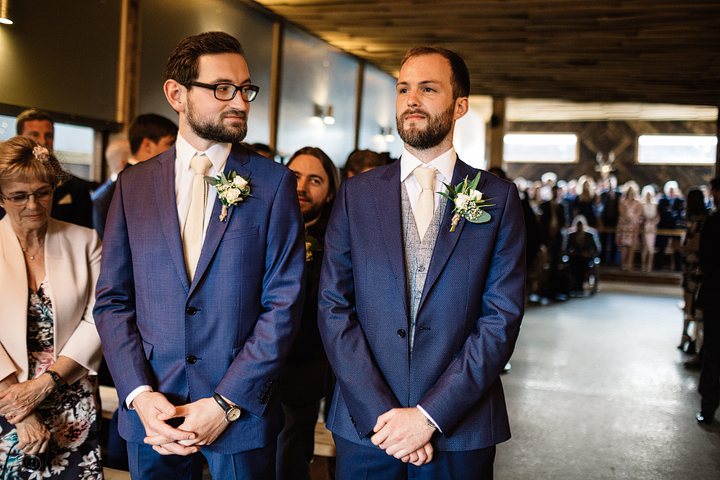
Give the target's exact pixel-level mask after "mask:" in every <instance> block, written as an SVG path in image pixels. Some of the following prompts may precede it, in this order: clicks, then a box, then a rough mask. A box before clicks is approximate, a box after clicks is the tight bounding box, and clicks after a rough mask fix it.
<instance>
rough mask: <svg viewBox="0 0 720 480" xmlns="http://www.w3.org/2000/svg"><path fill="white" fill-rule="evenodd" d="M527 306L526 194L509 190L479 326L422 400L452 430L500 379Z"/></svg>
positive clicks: (434, 417)
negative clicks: (522, 197) (523, 197)
mask: <svg viewBox="0 0 720 480" xmlns="http://www.w3.org/2000/svg"><path fill="white" fill-rule="evenodd" d="M524 306H525V226H524V221H523V214H522V209H521V206H520V198H519V196H518V193H517V190H516V188H515V186H514V185H511V186H510V188H509V189H508V192H507V196H506V199H505V209H504V211H503V213H502V217H501V221H500V227H499V230H498V234H497V240H496V243H495V248H494V251H493V258H492V262H491V264H490V268H489V270H488V274H487V280H486V283H485V291H484V292H482V313H483V315H482V316H481V317H479V318H478V319H477V321H476V327H475V330H474V331H473V332H472V333H471V334H470V335H469V336H468V338H467V339H466V340H465V343H464V345H463V347H462V349H461V350H460V352H458V354H457V355H455V356H454V358H453V360H452V361H451V362H450V364H449V365H448V367H447V368H446V369H445V371H444V372H443V374H442V375H441V376H440V378H439V379H438V380H437V382H435V384H434V385H433V386H432V387H431V388H430V389H429V390H428V391H427V392H426V393H425V395H423V397H422V398H421V400H420V401H419V402H418V405H421V406H422V407H423V408H424V409H425V410H426V411H427V412H428V414H429V415H430V416H431V417H432V418H433V420H435V422H436V423H437V424H438V426H439V427H440V429H441V430H442V431H443V432H449V431H451V430H452V428H453V426H454V425H455V424H457V423H458V422H459V421H460V420H461V419H462V417H463V415H465V413H466V412H467V411H468V410H469V409H470V408H472V406H473V405H474V404H475V403H476V402H477V401H478V400H479V399H480V398H481V397H482V396H483V395H484V394H485V392H487V391H488V389H489V388H490V386H491V385H492V384H493V383H494V382H496V381H497V379H498V377H499V375H500V373H501V371H502V369H503V367H504V366H505V364H506V363H507V361H508V360H509V359H510V356H511V355H512V351H513V349H514V347H515V341H516V340H517V336H518V333H519V331H520V321H521V320H522V316H523V313H524Z"/></svg>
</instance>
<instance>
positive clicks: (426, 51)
mask: <svg viewBox="0 0 720 480" xmlns="http://www.w3.org/2000/svg"><path fill="white" fill-rule="evenodd" d="M433 54H438V55H442V56H443V57H444V58H446V59H447V61H448V62H450V69H451V71H452V75H451V76H450V83H452V87H453V100H454V99H457V98H460V97H467V96H468V95H470V73H469V72H468V68H467V65H465V61H464V60H463V59H462V58H461V57H460V55H458V54H457V53H455V52H452V51H450V50H448V49H446V48H442V47H428V46H421V47H415V48H412V49H410V50H409V51H408V52H407V53H406V54H405V57H404V58H403V59H402V63H400V66H401V67H402V66H403V65H405V62H407V61H408V60H410V59H411V58H413V57H422V56H425V55H433Z"/></svg>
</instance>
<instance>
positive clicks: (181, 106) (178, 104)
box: [163, 79, 187, 113]
mask: <svg viewBox="0 0 720 480" xmlns="http://www.w3.org/2000/svg"><path fill="white" fill-rule="evenodd" d="M163 91H164V92H165V98H167V101H168V103H170V106H171V107H172V108H173V110H175V111H176V112H178V113H180V112H184V111H185V104H186V103H185V102H186V97H187V88H186V87H185V86H184V85H181V84H180V83H178V82H177V81H176V80H173V79H169V80H165V85H163Z"/></svg>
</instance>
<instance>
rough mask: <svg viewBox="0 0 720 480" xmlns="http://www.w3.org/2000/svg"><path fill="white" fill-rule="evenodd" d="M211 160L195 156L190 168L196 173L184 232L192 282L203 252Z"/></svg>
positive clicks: (187, 264)
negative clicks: (208, 172) (206, 179)
mask: <svg viewBox="0 0 720 480" xmlns="http://www.w3.org/2000/svg"><path fill="white" fill-rule="evenodd" d="M210 165H211V162H210V159H209V158H208V157H207V156H205V155H195V156H194V157H193V158H192V160H190V168H192V169H193V172H195V177H194V178H193V186H192V200H191V201H190V211H189V212H188V216H187V220H186V221H185V230H184V231H183V247H185V265H186V266H187V271H188V277H189V278H190V281H191V282H192V279H193V277H194V276H195V269H196V268H197V263H198V259H199V258H200V251H201V250H202V239H203V231H204V229H205V206H206V202H207V185H206V183H205V180H204V179H203V177H204V176H205V174H206V173H207V170H208V168H210Z"/></svg>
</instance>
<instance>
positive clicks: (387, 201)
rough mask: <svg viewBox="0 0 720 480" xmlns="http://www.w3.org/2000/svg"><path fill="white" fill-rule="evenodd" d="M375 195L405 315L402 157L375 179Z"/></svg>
mask: <svg viewBox="0 0 720 480" xmlns="http://www.w3.org/2000/svg"><path fill="white" fill-rule="evenodd" d="M372 188H373V196H374V198H375V208H376V214H377V218H378V219H381V221H380V222H379V223H380V232H381V235H382V237H383V239H384V241H385V247H386V248H387V254H388V258H389V259H390V266H391V268H392V271H393V274H394V276H395V281H396V282H397V287H398V291H399V292H401V295H400V296H401V297H402V299H403V305H404V307H405V315H406V316H407V315H409V310H408V304H407V280H406V275H405V253H404V249H403V238H402V213H401V211H400V208H401V203H402V202H401V200H400V189H401V188H402V184H401V183H400V160H398V161H396V162H395V163H394V164H393V165H391V166H390V168H388V169H387V170H386V171H385V173H384V174H383V175H382V176H381V177H379V178H378V179H376V180H375V181H374V183H373V186H372Z"/></svg>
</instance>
